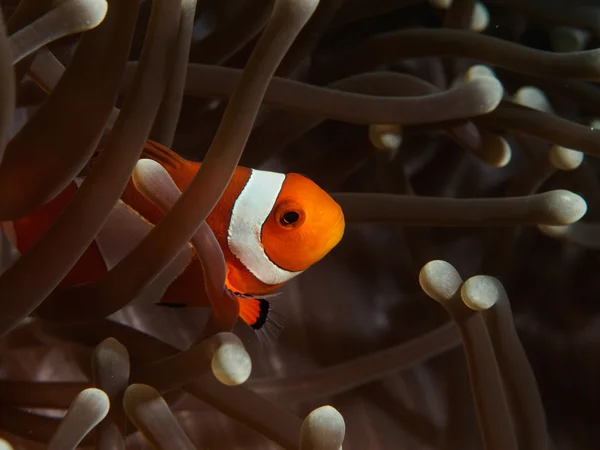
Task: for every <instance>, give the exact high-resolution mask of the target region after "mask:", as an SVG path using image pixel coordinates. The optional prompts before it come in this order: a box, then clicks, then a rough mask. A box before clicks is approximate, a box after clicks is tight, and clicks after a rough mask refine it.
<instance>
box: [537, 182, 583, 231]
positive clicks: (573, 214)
mask: <svg viewBox="0 0 600 450" xmlns="http://www.w3.org/2000/svg"><path fill="white" fill-rule="evenodd" d="M544 206H545V208H546V210H547V212H548V214H549V215H550V217H551V219H552V220H553V222H554V223H550V224H548V225H570V224H572V223H575V222H577V221H578V220H580V219H581V218H582V217H583V216H585V214H586V212H587V203H586V201H585V200H584V199H583V197H581V196H579V195H577V194H575V193H574V192H571V191H567V190H564V189H557V190H555V191H550V192H547V193H546V195H545V198H544Z"/></svg>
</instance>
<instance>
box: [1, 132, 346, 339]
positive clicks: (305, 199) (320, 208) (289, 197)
mask: <svg viewBox="0 0 600 450" xmlns="http://www.w3.org/2000/svg"><path fill="white" fill-rule="evenodd" d="M144 158H148V159H152V160H154V161H156V162H158V163H159V164H160V165H162V166H163V167H164V168H165V169H166V170H167V172H168V173H169V175H170V176H171V178H172V179H173V181H174V182H175V184H176V185H177V187H178V188H179V189H180V190H181V191H183V190H185V188H186V187H187V186H188V184H189V183H190V182H191V181H192V179H193V178H194V176H195V175H196V173H197V172H198V170H199V169H200V167H201V164H202V163H199V162H192V161H188V160H186V159H184V158H183V157H181V156H179V155H178V154H177V153H175V152H173V151H172V150H170V149H169V148H167V147H165V146H163V145H161V144H158V143H156V142H152V141H147V142H146V144H145V146H144V149H143V151H142V154H141V156H140V159H144ZM82 182H83V179H81V178H76V179H75V180H74V181H73V182H71V183H70V184H69V185H68V186H67V187H66V188H65V189H64V190H63V191H61V192H60V193H59V194H58V195H57V196H56V197H54V198H53V199H52V200H50V201H49V202H48V203H46V204H45V205H43V206H42V207H40V208H38V209H37V210H35V211H34V212H32V213H31V214H29V215H28V216H26V217H23V218H20V219H17V220H14V221H12V222H3V223H2V224H1V225H2V228H3V231H4V233H5V235H6V236H7V238H8V240H9V241H10V242H11V244H12V246H13V247H14V248H15V249H16V250H17V251H18V252H19V253H20V254H23V253H24V252H26V251H27V250H28V249H29V248H30V247H31V246H33V245H34V244H35V242H36V241H37V240H38V239H39V238H40V237H41V236H42V235H43V234H44V233H45V231H46V230H47V229H48V228H49V227H50V226H51V224H52V222H53V221H54V220H55V219H56V218H57V217H58V216H59V215H60V214H61V212H62V211H63V210H64V209H65V208H66V207H67V205H68V203H69V202H70V201H71V199H72V198H73V197H74V196H75V195H76V193H77V190H78V188H79V186H80V185H81V183H82ZM163 216H164V213H163V212H162V211H161V210H160V209H159V208H158V207H157V206H155V205H154V203H152V202H151V201H150V200H148V199H147V198H146V197H144V195H142V194H141V193H140V192H139V191H138V190H137V189H136V187H135V185H134V183H133V181H132V179H131V178H130V179H129V182H128V184H127V186H126V188H125V190H124V192H123V194H122V195H121V198H120V199H119V201H118V202H117V204H116V205H115V207H114V208H113V210H112V211H111V213H110V214H109V217H108V218H107V220H106V222H105V224H104V225H103V227H102V229H101V230H100V232H99V233H98V235H97V236H96V238H95V239H94V241H93V242H92V243H91V244H90V246H89V247H88V248H87V249H86V251H85V252H84V253H83V255H82V256H81V258H80V259H79V260H78V262H77V263H76V264H75V265H74V266H73V268H72V269H71V271H70V272H69V273H68V274H67V275H66V277H65V278H64V279H63V280H62V281H61V283H60V284H59V286H60V287H72V286H76V285H79V284H84V283H89V282H92V281H94V280H96V279H98V278H100V277H102V276H103V275H104V274H106V273H107V271H109V270H110V269H111V268H112V267H114V266H115V265H116V264H117V263H118V262H119V261H120V260H121V259H122V258H123V257H124V256H125V255H126V254H127V253H129V252H130V251H131V250H132V249H133V248H134V247H135V246H136V245H137V244H138V243H139V242H140V241H141V240H142V239H143V238H144V236H145V235H146V234H147V233H148V232H149V231H150V230H151V229H152V227H153V226H154V225H155V224H157V223H158V222H159V221H160V220H161V218H162V217H163ZM206 223H207V224H208V226H209V227H210V228H211V230H212V232H213V233H214V235H215V237H216V239H217V241H218V242H219V245H220V247H221V249H222V251H223V255H224V257H225V263H226V268H227V272H226V280H225V286H224V288H225V289H227V290H228V291H229V294H230V295H233V296H234V297H235V298H236V299H238V301H239V305H240V318H241V319H242V320H243V321H244V322H245V323H246V324H247V325H249V326H250V327H251V328H253V329H255V330H260V329H261V328H262V327H263V326H265V325H266V324H267V321H268V319H269V311H270V309H271V308H270V304H269V301H268V300H267V299H266V298H265V297H268V296H269V294H270V293H272V292H273V291H274V290H276V289H277V288H279V287H281V286H282V285H283V284H284V283H286V282H287V281H289V280H290V279H292V278H294V277H295V276H297V275H299V274H300V273H302V272H303V271H305V270H306V269H308V268H309V267H310V266H312V265H313V264H314V263H316V262H317V261H319V260H320V259H322V258H323V257H324V256H325V255H326V254H327V253H329V251H330V250H332V249H333V248H334V247H335V246H336V245H337V244H338V243H339V242H340V240H341V239H342V236H343V234H344V228H345V221H344V214H343V212H342V209H341V208H340V206H339V205H338V204H337V203H336V202H335V201H334V200H333V199H332V198H331V197H330V196H329V195H328V194H327V193H326V192H325V191H324V190H322V189H321V188H320V187H319V186H317V185H316V184H315V183H314V182H312V181H311V180H309V179H308V178H306V177H304V176H302V175H299V174H296V173H288V174H280V173H275V172H267V171H261V170H255V169H249V168H246V167H241V166H238V167H237V168H236V170H235V172H234V174H233V176H232V178H231V180H230V182H229V184H228V186H227V188H226V189H225V191H224V193H223V195H222V196H221V198H220V200H219V202H218V203H217V205H216V206H215V208H214V209H213V210H212V212H211V213H210V214H209V216H208V217H207V219H206ZM199 289H204V275H203V271H202V266H201V264H200V260H199V259H198V257H197V256H196V254H195V251H194V249H193V247H192V246H191V244H188V245H187V246H186V248H184V249H183V250H182V251H181V252H180V253H179V255H178V256H177V257H176V259H175V260H174V261H173V262H172V263H171V264H170V265H169V266H168V267H167V268H166V269H165V270H164V271H163V272H162V273H161V274H160V275H159V276H158V277H157V279H155V280H154V281H153V282H152V283H151V285H150V286H149V287H147V288H146V290H145V292H146V291H151V293H152V294H153V295H154V296H156V298H157V300H158V301H157V302H155V303H158V304H160V305H165V306H175V307H177V306H179V307H185V306H188V307H207V306H210V305H209V304H208V301H207V299H206V296H204V295H199V294H198V292H199Z"/></svg>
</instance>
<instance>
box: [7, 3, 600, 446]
mask: <svg viewBox="0 0 600 450" xmlns="http://www.w3.org/2000/svg"><path fill="white" fill-rule="evenodd" d="M0 5H1V6H2V18H0V19H3V20H0V221H11V220H15V219H18V218H21V217H24V216H26V215H28V214H29V213H31V212H32V211H34V210H36V208H38V207H40V206H42V205H44V204H45V203H46V202H48V201H49V200H50V199H52V198H53V197H54V196H55V195H56V194H57V193H59V192H60V191H61V190H62V189H63V188H64V187H65V186H66V185H67V184H68V183H70V182H71V181H72V180H73V179H74V178H75V177H76V176H78V175H81V174H84V175H85V181H84V182H83V184H82V185H81V186H80V189H79V191H78V193H77V195H76V197H75V198H74V200H73V201H72V203H71V204H70V205H69V206H68V208H67V209H66V210H65V211H64V212H63V213H62V214H61V215H60V217H59V218H58V220H57V221H56V222H55V223H54V224H53V225H52V226H51V227H50V228H49V230H48V231H47V232H46V233H45V234H44V236H43V237H42V238H40V239H39V240H38V241H37V242H36V243H35V245H34V246H33V247H32V248H30V249H29V250H28V251H27V252H25V253H24V254H23V255H20V256H18V257H17V256H16V255H15V253H14V251H12V250H11V248H10V246H9V244H8V242H7V241H6V239H4V238H3V240H2V241H1V242H0V244H1V247H0V257H1V259H0V269H2V273H1V274H0V352H1V353H0V356H1V359H0V436H2V438H3V439H2V440H0V448H7V449H8V448H15V449H27V450H29V449H32V450H35V449H38V448H39V449H42V448H49V449H52V450H66V449H74V448H76V447H77V446H78V445H81V446H82V448H83V446H89V447H91V448H97V449H102V450H104V449H125V448H127V449H138V448H139V449H146V448H150V447H151V448H156V449H196V448H197V449H209V448H218V449H238V448H240V449H242V448H243V449H251V448H257V449H266V448H285V449H294V450H308V449H320V450H328V449H331V450H338V449H339V448H341V446H342V443H343V447H344V448H345V449H347V450H348V449H350V450H352V449H369V450H377V449H388V448H411V449H432V450H434V449H446V450H452V449H463V450H467V449H480V448H485V449H488V450H516V449H527V450H546V449H550V448H555V449H557V450H560V449H568V448H577V449H588V448H589V449H592V448H596V447H597V442H598V441H599V439H600V433H599V431H598V427H597V426H596V424H595V422H596V421H597V419H596V417H597V404H598V401H600V395H598V390H597V387H596V385H597V380H598V376H599V374H600V363H599V362H598V358H594V356H595V355H596V353H597V351H598V344H599V343H600V333H599V332H598V330H600V328H599V324H598V322H599V319H600V317H599V314H598V313H599V312H600V308H598V306H597V304H598V303H597V293H598V292H599V290H600V277H598V276H597V271H598V270H600V259H599V258H598V256H597V249H598V248H600V225H599V223H600V185H599V183H598V177H599V175H600V172H599V170H598V162H597V160H596V157H598V156H600V132H598V131H596V128H600V119H597V118H596V117H600V87H599V86H598V85H597V82H598V81H600V49H598V48H596V47H599V45H600V39H599V38H600V25H599V24H600V6H598V5H596V4H595V2H594V1H589V2H585V1H571V0H552V1H543V0H539V1H535V0H531V1H529V0H523V1H516V2H515V1H511V0H506V1H504V0H489V1H487V0H481V1H480V0H429V1H425V0H392V1H390V0H320V1H319V0H228V1H222V0H203V1H198V2H197V1H196V0H152V1H149V0H147V1H141V0H20V1H16V0H15V1H9V0H3V1H0ZM147 139H153V140H155V141H158V142H160V143H162V144H164V145H166V146H168V147H170V148H173V149H174V150H175V151H176V152H178V153H180V154H181V155H183V156H184V157H186V158H189V159H192V160H202V161H203V165H202V168H201V170H200V171H199V172H198V175H197V176H196V177H195V178H194V180H193V182H192V183H191V184H190V186H189V188H188V189H186V190H185V191H184V192H180V191H179V190H178V189H177V187H176V186H175V185H174V183H173V182H172V180H171V179H170V178H169V176H168V174H167V173H166V172H165V171H164V170H161V168H160V166H159V165H156V164H151V163H148V162H147V161H146V162H138V159H139V156H140V154H141V151H142V148H143V145H144V143H145V142H146V140H147ZM98 149H102V150H101V151H100V152H98ZM91 161H93V163H92V162H91ZM238 164H241V165H244V166H248V167H254V168H262V169H267V170H276V171H281V172H299V173H303V174H306V175H307V176H309V177H310V178H312V179H313V180H315V181H316V182H317V183H318V184H319V185H321V186H322V187H324V188H325V189H327V190H328V191H329V192H331V193H332V195H333V196H334V198H335V199H336V200H337V201H338V202H339V203H340V205H341V206H342V208H343V210H344V214H345V217H346V221H347V230H346V233H345V236H344V238H343V240H342V242H341V244H340V245H339V246H338V247H337V248H336V249H334V251H333V252H332V253H331V254H330V255H328V256H327V257H326V258H325V259H324V260H323V261H321V262H319V263H318V264H316V265H315V266H314V267H312V268H311V269H309V270H308V271H307V272H306V273H304V274H302V275H301V276H300V277H298V278H297V279H294V280H293V281H291V282H290V283H288V284H287V285H286V286H285V287H284V288H283V290H282V294H281V295H280V296H278V297H277V299H274V300H273V301H274V302H277V305H278V307H280V308H281V314H282V315H283V317H284V321H285V328H284V331H283V333H282V334H281V336H280V337H279V339H278V340H277V341H276V342H269V343H266V344H265V343H264V342H259V340H258V339H257V337H256V335H255V334H254V332H253V330H251V329H250V328H248V327H246V326H244V325H242V324H240V323H239V321H238V314H239V311H238V308H237V303H236V302H234V301H232V299H231V297H230V296H228V295H227V294H226V293H225V291H224V290H223V280H224V276H225V265H224V261H223V254H222V252H221V250H220V248H219V246H218V244H217V243H216V241H215V239H214V236H213V235H212V232H211V230H210V228H209V227H208V226H207V225H206V223H205V219H206V217H207V216H208V214H209V213H210V211H211V210H212V208H213V207H214V205H215V204H216V203H217V201H218V200H219V198H220V196H221V195H222V193H223V190H224V189H225V187H226V186H227V184H228V182H229V180H230V178H231V176H232V173H233V171H234V169H235V167H236V166H237V165H238ZM132 174H133V179H134V182H135V183H136V185H137V186H138V188H139V189H140V191H142V192H143V193H144V195H145V196H147V197H148V198H149V199H151V200H152V201H153V202H154V203H155V204H156V205H157V206H158V207H159V208H161V209H162V210H163V211H165V213H166V215H165V217H164V219H163V220H162V221H161V222H160V223H159V224H158V225H157V226H156V227H154V229H153V230H152V232H151V233H149V234H148V235H147V236H146V237H145V238H144V240H143V241H142V242H141V243H140V244H139V245H138V246H137V247H136V248H135V249H134V250H133V251H132V252H131V253H129V254H128V255H127V256H126V257H125V258H124V259H123V260H122V261H120V262H119V263H118V264H117V265H116V266H114V267H113V268H111V270H110V271H108V273H107V274H106V275H105V276H103V277H102V278H100V279H99V280H97V281H94V282H93V283H89V284H84V285H79V286H76V287H75V288H70V289H65V288H60V287H59V284H60V282H61V280H62V279H63V278H64V277H65V276H66V274H67V273H68V272H69V271H70V270H71V268H72V267H73V266H74V264H75V263H76V262H77V260H78V259H79V257H80V256H81V255H82V254H83V252H84V251H85V249H86V248H87V246H88V245H89V244H90V243H91V242H92V241H93V240H94V238H95V236H96V235H97V233H98V232H99V230H100V229H101V227H102V225H103V223H104V219H105V218H106V217H107V215H108V214H109V212H110V211H111V209H112V208H113V206H114V205H115V203H116V202H117V200H118V199H119V197H120V195H121V193H122V192H123V189H124V188H125V186H126V183H127V182H128V180H129V178H130V177H131V176H132ZM188 242H191V243H192V244H193V246H194V247H195V249H196V252H197V254H198V255H199V257H200V260H201V262H202V265H203V269H204V275H205V279H206V281H207V282H206V292H201V293H199V295H206V296H207V297H208V299H209V300H210V302H211V304H212V308H210V309H208V310H206V309H194V310H184V311H182V310H179V309H176V310H170V309H168V310H165V309H162V308H159V307H153V306H152V305H144V304H137V299H139V298H141V297H143V295H144V289H145V287H146V286H148V284H149V283H150V282H151V281H152V280H153V279H154V278H155V277H157V276H158V275H159V274H160V273H161V271H163V269H164V268H165V267H166V266H167V265H168V264H169V263H170V262H171V261H172V260H173V259H174V258H175V257H176V256H177V254H178V252H179V251H180V250H181V248H182V247H183V246H184V245H186V244H187V243H188ZM432 300H435V301H432Z"/></svg>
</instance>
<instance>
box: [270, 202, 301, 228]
mask: <svg viewBox="0 0 600 450" xmlns="http://www.w3.org/2000/svg"><path fill="white" fill-rule="evenodd" d="M305 219H306V216H305V214H304V210H303V209H302V207H301V206H300V205H298V204H297V203H296V202H294V201H291V200H288V201H283V202H281V203H280V204H279V205H277V208H276V209H275V220H276V221H277V223H278V224H279V226H281V227H282V228H285V229H287V230H293V229H296V228H298V227H299V226H301V225H302V224H303V223H304V220H305Z"/></svg>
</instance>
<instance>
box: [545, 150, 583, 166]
mask: <svg viewBox="0 0 600 450" xmlns="http://www.w3.org/2000/svg"><path fill="white" fill-rule="evenodd" d="M583 157H584V155H583V153H582V152H580V151H578V150H573V149H570V148H565V147H561V146H560V145H553V146H552V147H551V148H550V151H549V152H548V160H549V161H550V164H552V165H553V166H554V167H556V168H557V169H558V170H575V169H577V168H578V167H579V166H580V165H581V163H582V162H583Z"/></svg>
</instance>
